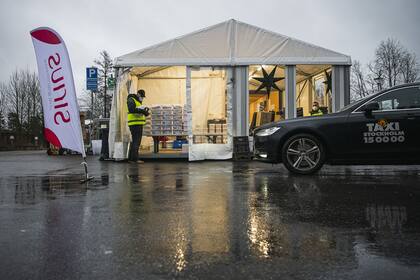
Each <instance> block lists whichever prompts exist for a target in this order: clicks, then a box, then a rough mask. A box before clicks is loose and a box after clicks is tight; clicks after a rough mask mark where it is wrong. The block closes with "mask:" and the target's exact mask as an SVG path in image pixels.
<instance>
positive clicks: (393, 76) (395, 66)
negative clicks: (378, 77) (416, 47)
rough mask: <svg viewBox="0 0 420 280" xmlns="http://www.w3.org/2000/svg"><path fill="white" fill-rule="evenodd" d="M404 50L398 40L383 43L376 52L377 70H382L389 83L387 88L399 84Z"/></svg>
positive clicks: (388, 40)
mask: <svg viewBox="0 0 420 280" xmlns="http://www.w3.org/2000/svg"><path fill="white" fill-rule="evenodd" d="M403 52H404V48H403V46H402V45H401V43H400V42H399V41H398V40H396V39H391V38H388V39H387V40H385V41H382V42H381V43H380V44H379V46H378V48H376V51H375V60H374V64H375V68H377V69H380V70H381V71H382V73H383V75H384V78H385V80H386V81H387V87H393V86H396V85H397V84H398V77H399V75H400V73H401V61H402V57H403Z"/></svg>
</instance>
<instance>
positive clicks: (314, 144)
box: [282, 134, 325, 174]
mask: <svg viewBox="0 0 420 280" xmlns="http://www.w3.org/2000/svg"><path fill="white" fill-rule="evenodd" d="M282 160H283V164H284V166H285V167H286V168H287V169H288V170H289V171H290V172H293V173H297V174H312V173H315V172H316V171H318V170H319V169H320V168H321V167H322V165H324V162H325V148H324V146H323V145H322V143H321V141H319V140H318V138H316V137H314V136H312V135H310V134H297V135H294V136H292V137H290V138H289V139H288V140H287V141H286V143H285V144H284V145H283V149H282Z"/></svg>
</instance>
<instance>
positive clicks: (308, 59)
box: [109, 19, 351, 160]
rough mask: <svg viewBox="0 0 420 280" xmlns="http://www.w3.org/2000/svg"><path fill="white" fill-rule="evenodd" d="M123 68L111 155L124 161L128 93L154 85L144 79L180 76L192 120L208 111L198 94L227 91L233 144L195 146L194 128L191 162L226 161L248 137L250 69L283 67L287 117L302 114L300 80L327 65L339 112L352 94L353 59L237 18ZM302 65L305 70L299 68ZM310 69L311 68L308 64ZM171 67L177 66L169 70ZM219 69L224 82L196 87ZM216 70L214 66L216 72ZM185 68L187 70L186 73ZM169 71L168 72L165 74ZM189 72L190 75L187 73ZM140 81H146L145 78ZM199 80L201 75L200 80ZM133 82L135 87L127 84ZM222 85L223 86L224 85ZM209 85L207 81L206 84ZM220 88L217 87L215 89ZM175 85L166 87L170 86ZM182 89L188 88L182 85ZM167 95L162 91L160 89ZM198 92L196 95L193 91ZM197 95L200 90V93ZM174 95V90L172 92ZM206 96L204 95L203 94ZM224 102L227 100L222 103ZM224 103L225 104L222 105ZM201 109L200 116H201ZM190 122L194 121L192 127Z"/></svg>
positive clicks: (123, 61)
mask: <svg viewBox="0 0 420 280" xmlns="http://www.w3.org/2000/svg"><path fill="white" fill-rule="evenodd" d="M114 65H115V67H116V68H117V71H116V76H117V86H116V90H115V93H114V98H113V104H112V109H111V122H110V137H109V142H110V155H111V157H114V158H124V157H125V156H124V153H125V151H124V150H125V149H126V148H125V147H126V146H127V145H126V143H127V142H129V140H130V139H129V138H130V136H129V131H128V128H127V125H126V119H125V118H126V116H125V114H126V105H125V100H126V96H127V94H128V92H135V91H136V90H137V89H138V88H139V87H140V86H147V85H148V84H150V83H151V82H148V83H146V82H145V81H142V82H143V84H142V85H139V86H138V83H140V82H141V79H142V78H144V77H145V76H149V78H150V79H155V80H154V81H153V84H154V85H155V88H162V87H160V86H159V85H158V83H157V82H158V80H156V79H158V78H159V75H167V74H163V73H170V72H173V73H175V72H176V73H177V74H176V75H175V74H174V76H173V77H172V82H171V83H175V80H176V83H177V84H178V85H179V86H178V87H177V88H178V92H177V95H179V94H180V92H179V91H181V94H185V95H184V96H182V97H179V98H180V99H179V100H181V101H183V102H185V104H184V105H185V106H186V107H185V108H187V111H188V114H189V119H190V120H191V122H192V120H193V119H198V118H197V116H195V117H193V115H194V114H200V113H202V111H199V110H196V112H193V111H194V108H192V105H193V103H194V94H197V90H194V88H195V89H201V93H199V94H201V96H202V97H204V95H205V94H206V93H205V91H207V94H208V92H209V90H210V89H211V88H212V90H216V91H219V93H220V91H223V92H225V93H226V98H225V99H223V100H225V101H223V102H226V103H225V105H226V113H225V117H226V120H227V127H228V141H227V143H225V144H223V145H220V144H219V145H210V144H209V145H194V144H192V143H193V141H192V139H193V138H192V137H193V128H192V126H191V125H190V127H189V129H188V130H189V136H188V139H189V143H190V149H189V158H190V160H198V159H224V158H230V157H231V156H232V136H247V135H248V123H249V121H248V104H249V100H248V86H249V82H248V80H249V77H250V76H249V72H248V71H249V66H250V65H282V67H283V71H284V73H285V77H286V78H285V80H284V87H285V92H286V98H287V101H286V103H287V104H286V114H287V117H294V116H296V115H295V113H294V111H295V106H296V104H295V100H296V92H295V90H296V89H295V88H296V87H295V85H296V81H299V80H300V79H301V77H303V76H302V75H306V74H308V73H307V72H308V71H310V72H312V73H309V74H313V73H319V72H320V71H321V72H322V71H324V70H323V69H325V65H330V66H331V65H332V70H333V71H332V73H333V96H334V97H333V101H334V103H335V104H334V108H335V109H338V108H339V107H342V106H344V105H345V104H346V103H347V99H348V96H349V90H347V88H348V83H349V66H350V65H351V58H350V57H349V56H347V55H344V54H340V53H337V52H334V51H331V50H328V49H325V48H322V47H318V46H315V45H312V44H309V43H306V42H303V41H300V40H297V39H293V38H290V37H287V36H284V35H280V34H277V33H274V32H271V31H268V30H265V29H262V28H259V27H256V26H253V25H249V24H246V23H243V22H239V21H236V20H233V19H232V20H228V21H226V22H222V23H219V24H216V25H214V26H210V27H208V28H205V29H202V30H199V31H196V32H193V33H190V34H187V35H184V36H181V37H178V38H175V39H172V40H169V41H166V42H163V43H160V44H157V45H154V46H151V47H148V48H145V49H142V50H138V51H134V52H132V53H129V54H126V55H123V56H120V57H118V58H117V59H116V61H115V63H114ZM296 65H300V68H298V69H296ZM305 65H306V66H305ZM168 67H172V70H171V69H168ZM200 67H201V69H204V68H203V67H206V68H205V69H207V70H204V71H208V69H209V67H210V69H215V68H217V69H219V70H221V71H223V73H225V74H224V78H223V80H217V79H215V78H214V77H211V78H212V81H213V82H212V83H211V84H208V83H207V84H208V86H206V87H202V86H201V85H200V86H197V85H194V82H192V80H193V79H194V75H197V72H195V71H197V69H198V71H200ZM212 67H213V68H212ZM182 69H184V70H182ZM159 71H163V72H160V74H159V73H157V72H159ZM182 71H185V72H184V73H185V74H182ZM139 77H140V78H139ZM195 78H197V77H195ZM127 80H131V81H132V83H131V88H127V86H126V84H127V83H126V82H127ZM221 82H222V84H221ZM204 84H205V83H203V85H204ZM216 84H217V85H218V86H217V89H215V87H214V85H216ZM168 85H169V83H166V86H165V87H167V86H168ZM181 85H182V86H181ZM160 91H162V90H160ZM192 91H193V93H192ZM194 91H195V92H194ZM166 92H168V90H166ZM203 94H204V95H203ZM221 100H222V99H221ZM219 103H220V102H219ZM207 105H208V104H207ZM197 111H198V112H197ZM191 122H190V123H191Z"/></svg>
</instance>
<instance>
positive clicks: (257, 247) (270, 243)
mask: <svg viewBox="0 0 420 280" xmlns="http://www.w3.org/2000/svg"><path fill="white" fill-rule="evenodd" d="M88 163H89V169H90V173H91V174H92V175H93V176H94V177H95V179H94V180H93V181H92V182H90V183H88V184H80V183H79V180H80V178H81V177H82V173H83V171H82V166H80V157H77V156H61V157H59V156H55V157H48V156H47V155H46V154H45V152H43V151H36V152H2V153H0V279H172V278H187V279H419V277H420V276H419V275H420V166H379V167H374V166H358V167H355V166H352V167H341V166H339V167H329V166H326V168H324V169H322V170H321V172H320V173H318V174H317V175H315V176H291V175H290V174H289V173H288V172H287V171H286V170H285V169H284V168H283V167H282V166H281V165H269V164H263V163H258V162H230V161H210V162H198V163H188V162H156V161H155V162H146V163H145V164H139V165H138V164H128V163H114V162H99V161H98V160H97V159H96V158H94V157H90V158H89V159H88Z"/></svg>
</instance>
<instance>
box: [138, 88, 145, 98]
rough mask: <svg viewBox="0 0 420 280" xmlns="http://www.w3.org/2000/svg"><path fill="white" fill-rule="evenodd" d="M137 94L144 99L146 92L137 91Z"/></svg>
mask: <svg viewBox="0 0 420 280" xmlns="http://www.w3.org/2000/svg"><path fill="white" fill-rule="evenodd" d="M137 94H138V95H140V96H141V97H146V92H145V91H144V90H142V89H139V90H138V91H137Z"/></svg>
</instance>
